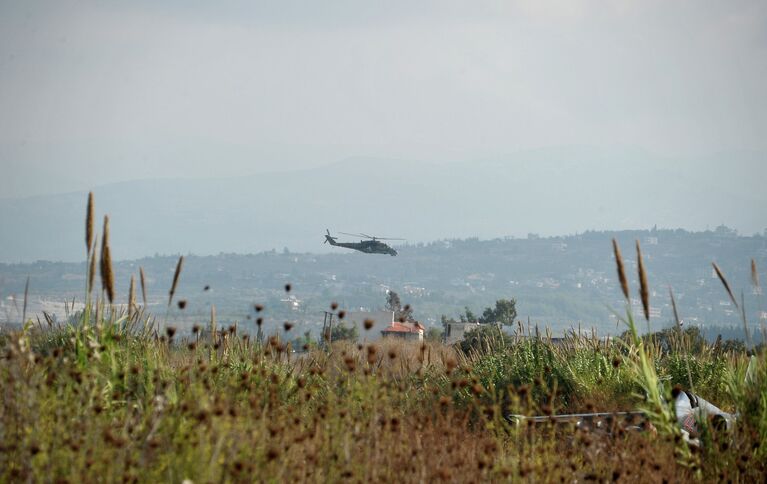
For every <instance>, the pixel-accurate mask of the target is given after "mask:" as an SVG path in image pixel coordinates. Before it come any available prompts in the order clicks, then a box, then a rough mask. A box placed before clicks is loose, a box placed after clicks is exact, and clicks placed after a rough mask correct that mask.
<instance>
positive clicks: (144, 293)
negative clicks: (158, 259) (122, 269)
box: [138, 267, 146, 307]
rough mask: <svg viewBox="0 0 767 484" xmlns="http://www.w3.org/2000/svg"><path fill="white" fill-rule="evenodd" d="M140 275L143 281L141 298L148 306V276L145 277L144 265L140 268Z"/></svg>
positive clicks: (140, 279)
mask: <svg viewBox="0 0 767 484" xmlns="http://www.w3.org/2000/svg"><path fill="white" fill-rule="evenodd" d="M138 275H139V281H140V282H141V300H142V301H143V302H144V307H146V278H145V277H144V268H143V267H139V268H138Z"/></svg>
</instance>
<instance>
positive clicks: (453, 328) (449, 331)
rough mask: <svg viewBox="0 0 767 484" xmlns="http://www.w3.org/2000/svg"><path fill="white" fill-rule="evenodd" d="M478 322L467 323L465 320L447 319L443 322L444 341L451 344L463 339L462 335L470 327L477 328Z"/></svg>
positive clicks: (470, 328) (469, 329)
mask: <svg viewBox="0 0 767 484" xmlns="http://www.w3.org/2000/svg"><path fill="white" fill-rule="evenodd" d="M478 327H479V323H469V322H466V321H447V322H445V323H444V328H445V330H444V332H443V338H444V343H445V344H447V345H451V344H454V343H458V342H459V341H461V340H463V336H464V335H465V334H466V333H468V332H469V331H471V330H472V329H475V328H478Z"/></svg>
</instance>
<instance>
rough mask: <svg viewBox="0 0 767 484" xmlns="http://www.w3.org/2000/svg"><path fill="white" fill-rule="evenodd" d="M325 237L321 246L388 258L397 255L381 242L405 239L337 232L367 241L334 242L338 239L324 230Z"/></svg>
mask: <svg viewBox="0 0 767 484" xmlns="http://www.w3.org/2000/svg"><path fill="white" fill-rule="evenodd" d="M325 231H326V232H327V235H326V236H325V241H324V242H323V244H330V245H333V246H336V247H346V248H347V249H354V250H358V251H360V252H364V253H365V254H389V255H390V256H392V257H393V256H395V255H397V251H396V250H394V249H392V248H391V247H390V246H388V245H387V244H385V243H383V242H381V241H382V240H405V239H391V238H384V237H373V236H372V235H366V234H347V233H346V232H339V234H343V235H351V236H352V237H364V238H366V239H368V240H360V241H359V242H336V239H337V238H338V237H333V236H331V235H330V230H328V229H325Z"/></svg>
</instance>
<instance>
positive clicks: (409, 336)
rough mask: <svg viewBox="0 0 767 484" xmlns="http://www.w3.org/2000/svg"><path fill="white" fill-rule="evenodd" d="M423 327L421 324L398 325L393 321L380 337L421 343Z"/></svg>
mask: <svg viewBox="0 0 767 484" xmlns="http://www.w3.org/2000/svg"><path fill="white" fill-rule="evenodd" d="M423 330H424V328H423V326H422V325H421V323H418V322H415V323H399V322H397V321H393V322H392V323H391V325H389V326H387V327H386V328H385V329H384V330H383V331H381V335H382V336H383V337H384V338H402V339H404V340H409V341H423Z"/></svg>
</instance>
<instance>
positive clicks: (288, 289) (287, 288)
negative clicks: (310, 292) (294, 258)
mask: <svg viewBox="0 0 767 484" xmlns="http://www.w3.org/2000/svg"><path fill="white" fill-rule="evenodd" d="M291 289H292V287H291V285H290V284H285V292H290V290H291Z"/></svg>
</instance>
